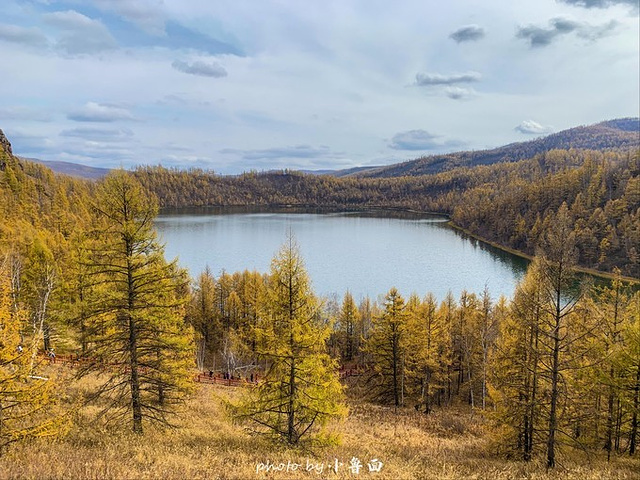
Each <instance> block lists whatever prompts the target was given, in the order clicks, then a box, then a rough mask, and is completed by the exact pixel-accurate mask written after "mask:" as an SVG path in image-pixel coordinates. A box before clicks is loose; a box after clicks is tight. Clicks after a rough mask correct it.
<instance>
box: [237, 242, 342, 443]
mask: <svg viewBox="0 0 640 480" xmlns="http://www.w3.org/2000/svg"><path fill="white" fill-rule="evenodd" d="M265 290H266V291H265V295H264V299H263V302H262V305H261V306H260V309H259V320H258V326H257V328H256V332H255V333H256V353H257V354H258V356H259V357H260V359H261V360H262V361H264V362H265V363H266V365H267V368H266V371H265V372H264V375H263V377H262V378H261V380H260V382H259V384H258V385H257V386H256V387H254V388H252V389H251V390H249V391H247V392H246V396H245V397H244V398H243V399H242V400H241V401H240V403H239V404H237V405H235V406H233V407H232V409H233V411H234V415H235V417H236V418H237V419H238V420H239V421H241V422H243V423H245V424H248V425H249V428H250V429H251V430H252V431H254V432H257V433H262V434H265V435H268V436H271V437H275V438H276V439H279V440H283V441H284V442H286V443H288V444H290V445H295V444H298V443H299V442H300V441H301V440H303V438H304V437H311V436H313V437H315V438H316V439H318V440H322V438H321V437H322V434H323V429H324V428H323V427H324V426H325V425H326V424H327V422H328V420H330V419H331V418H337V417H341V416H343V415H344V414H345V413H346V407H345V406H344V404H343V396H344V394H343V387H342V385H341V384H340V381H339V378H338V372H337V364H336V362H335V360H333V359H332V358H331V357H330V356H329V354H328V353H327V345H326V343H327V339H328V338H329V334H330V329H331V326H330V325H328V324H327V323H326V322H323V320H322V319H321V318H320V315H319V313H320V304H319V302H318V300H317V299H316V297H315V295H314V294H313V291H312V289H311V285H310V282H309V277H308V275H307V272H306V270H305V267H304V264H303V261H302V257H301V255H300V253H299V249H298V247H297V245H296V244H295V241H294V240H293V239H292V238H291V237H290V238H289V241H288V242H287V243H286V244H285V245H284V246H283V247H282V249H281V250H280V252H279V253H278V254H277V255H276V256H275V258H274V259H273V260H272V262H271V272H270V275H269V277H268V280H267V285H266V289H265ZM311 434H315V435H311Z"/></svg>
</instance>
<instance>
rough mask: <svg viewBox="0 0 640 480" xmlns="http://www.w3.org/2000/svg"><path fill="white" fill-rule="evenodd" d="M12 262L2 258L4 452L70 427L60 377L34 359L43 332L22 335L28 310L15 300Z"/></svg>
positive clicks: (0, 428)
mask: <svg viewBox="0 0 640 480" xmlns="http://www.w3.org/2000/svg"><path fill="white" fill-rule="evenodd" d="M8 264H9V257H8V256H7V257H4V258H2V257H0V455H1V454H2V450H3V449H4V447H6V446H7V445H8V444H10V443H13V442H17V441H20V440H22V439H25V438H33V437H49V436H55V435H58V434H61V433H63V432H64V430H65V429H66V426H67V422H66V419H65V418H64V417H63V416H62V414H61V411H59V410H58V408H57V403H58V396H57V394H56V390H57V389H58V388H59V385H58V383H57V381H56V379H55V378H53V377H51V376H50V375H47V374H43V373H41V372H40V369H39V365H38V364H34V362H33V358H35V354H36V352H37V350H38V345H39V343H40V341H41V340H42V335H37V334H33V335H31V336H29V337H23V335H22V334H21V330H22V329H23V328H24V326H25V323H26V321H27V313H28V312H27V311H26V310H25V309H24V308H22V307H16V305H15V304H14V302H13V299H12V292H11V272H10V267H9V265H8Z"/></svg>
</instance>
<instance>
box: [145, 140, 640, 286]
mask: <svg viewBox="0 0 640 480" xmlns="http://www.w3.org/2000/svg"><path fill="white" fill-rule="evenodd" d="M135 175H136V177H138V179H139V180H140V181H141V182H142V183H143V185H145V186H146V187H147V188H148V189H149V190H151V191H153V192H155V193H156V194H157V195H158V197H159V199H160V202H161V205H162V206H164V207H184V206H204V205H219V206H224V205H304V206H312V207H320V208H327V207H328V208H334V209H361V208H374V207H386V208H389V207H391V208H405V209H414V210H420V211H430V212H440V213H444V214H448V215H450V216H451V219H452V220H453V222H454V223H455V224H456V225H458V226H460V227H463V228H465V229H467V230H469V231H470V232H472V233H473V234H476V235H479V236H481V237H483V238H486V239H488V240H491V241H494V242H496V243H499V244H501V245H504V246H508V247H511V248H514V249H517V250H520V251H522V252H525V253H528V254H534V253H535V251H536V248H537V245H538V240H539V239H540V238H541V237H542V235H543V234H544V232H545V231H546V230H548V229H549V228H550V227H551V226H552V225H553V224H554V222H556V221H557V219H558V215H561V216H564V217H563V218H565V217H567V216H568V221H569V222H570V223H571V226H572V228H573V231H574V234H575V241H576V247H577V252H578V256H579V263H580V264H581V265H582V266H584V267H588V268H596V269H599V270H602V271H612V270H613V268H615V267H617V268H619V269H620V270H621V271H622V273H623V274H625V275H629V276H634V277H640V270H639V260H640V249H639V248H638V245H640V177H639V176H640V157H639V154H638V151H637V150H636V151H630V150H627V151H610V152H600V151H590V150H552V151H550V152H546V153H543V154H538V155H535V156H534V157H532V158H529V159H526V160H520V161H517V162H512V163H497V164H494V165H482V166H476V167H461V168H456V169H454V170H450V171H447V172H443V173H439V174H435V175H422V176H417V177H398V178H356V177H347V178H335V177H332V176H316V175H304V174H302V173H297V172H280V173H273V172H272V173H265V174H258V173H249V174H244V175H240V176H238V177H225V176H218V175H215V174H213V173H209V172H204V171H201V170H192V171H180V170H176V169H174V170H171V169H166V168H162V167H143V168H140V169H138V170H137V171H136V172H135ZM563 205H564V206H563ZM562 212H564V213H562Z"/></svg>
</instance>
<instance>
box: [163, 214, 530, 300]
mask: <svg viewBox="0 0 640 480" xmlns="http://www.w3.org/2000/svg"><path fill="white" fill-rule="evenodd" d="M156 228H157V230H158V233H159V237H160V239H161V241H163V242H165V244H166V256H167V258H168V259H173V258H175V257H178V261H179V263H180V265H181V266H183V267H185V268H187V269H188V270H189V273H190V274H191V276H192V277H196V276H197V275H198V274H199V273H200V272H201V271H202V270H204V268H205V267H206V266H207V265H208V266H209V268H210V269H211V271H212V272H213V273H214V274H216V275H218V274H219V273H220V272H221V271H223V270H224V271H227V272H229V273H233V272H235V271H241V270H245V269H249V270H258V271H260V272H268V271H269V267H270V263H271V259H272V258H273V256H274V255H275V254H276V253H277V252H278V250H279V249H280V247H281V246H282V244H283V243H284V242H285V241H286V239H287V235H288V233H289V232H292V234H293V235H294V237H295V239H296V241H297V243H298V245H299V246H300V252H301V254H302V256H303V258H304V261H305V265H306V267H307V271H308V272H309V276H310V277H311V281H312V285H313V288H314V291H315V292H316V293H317V294H319V295H331V294H333V293H337V294H338V295H340V296H342V295H343V294H344V292H346V291H347V290H349V291H350V292H351V293H352V294H353V295H354V297H355V298H356V300H358V299H360V298H362V297H364V296H369V297H371V298H372V299H375V298H377V297H378V295H380V294H385V293H386V292H388V291H389V289H390V288H391V287H394V286H395V287H396V288H397V289H398V290H399V291H400V292H401V293H402V294H403V295H405V296H408V295H409V294H410V293H412V292H415V293H418V294H419V295H420V296H423V295H424V294H425V293H427V292H433V293H434V294H435V295H436V297H437V298H438V299H439V300H442V299H443V298H444V296H445V295H446V293H447V292H448V291H449V290H450V291H451V292H452V293H453V294H454V295H455V296H456V297H458V296H459V295H460V293H461V292H462V290H467V291H469V292H476V293H481V292H482V290H483V289H484V287H485V285H487V286H488V288H489V292H490V294H491V297H492V298H494V299H495V298H498V297H499V296H500V295H506V296H509V297H510V296H512V294H513V292H514V289H515V285H516V283H517V282H518V280H519V279H520V278H521V277H522V276H523V275H524V272H525V270H526V266H527V261H526V260H524V259H522V258H519V257H516V256H514V255H511V254H509V253H507V252H504V251H501V250H499V249H496V248H493V247H491V246H489V245H486V244H484V243H482V242H479V241H477V240H475V239H473V238H469V237H468V236H466V235H464V234H462V233H460V232H459V231H457V230H455V229H453V228H451V227H450V226H449V225H448V224H447V223H446V219H444V218H442V217H436V216H425V215H419V214H411V213H403V212H349V213H344V212H343V213H319V212H308V211H299V210H278V211H267V210H265V209H229V208H202V209H182V210H178V211H166V212H163V213H162V214H161V215H159V216H158V218H157V219H156Z"/></svg>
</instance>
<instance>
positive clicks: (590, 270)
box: [159, 204, 640, 286]
mask: <svg viewBox="0 0 640 480" xmlns="http://www.w3.org/2000/svg"><path fill="white" fill-rule="evenodd" d="M209 208H219V209H233V208H237V209H247V210H250V209H265V210H269V209H273V210H277V209H284V210H286V209H308V210H315V211H320V212H322V211H324V212H332V213H357V212H363V213H364V212H385V211H386V212H396V213H398V212H401V213H410V214H414V215H429V216H437V217H442V218H444V219H446V223H447V225H448V226H450V227H451V228H453V229H454V230H457V231H459V232H462V233H464V234H465V235H467V236H469V237H470V238H473V239H475V240H477V241H479V242H482V243H484V244H485V245H488V246H490V247H493V248H496V249H498V250H502V251H503V252H506V253H509V254H511V255H514V256H516V257H519V258H523V259H525V260H528V261H532V260H533V256H532V255H529V254H527V253H525V252H522V251H520V250H516V249H515V248H511V247H508V246H506V245H501V244H499V243H496V242H494V241H492V240H489V239H487V238H484V237H482V236H480V235H478V234H475V233H473V232H471V231H470V230H467V229H466V228H463V227H461V226H459V225H457V224H455V223H454V222H453V220H451V217H450V216H449V215H447V214H446V213H441V212H425V211H422V210H415V209H412V208H403V207H391V206H383V205H371V206H361V207H354V208H344V207H342V208H340V207H327V206H324V207H322V206H318V205H303V204H271V205H202V206H197V207H193V206H191V207H164V208H160V209H159V213H160V214H162V213H165V214H167V213H169V211H171V210H173V211H176V210H187V209H209ZM163 211H164V212H163ZM574 269H575V270H576V271H577V272H580V273H585V274H588V275H591V276H594V277H598V278H602V279H605V280H615V279H616V278H619V279H620V280H621V281H623V282H626V283H629V284H630V285H635V286H637V285H640V279H638V278H635V277H628V276H626V275H619V276H616V275H614V274H612V273H609V272H603V271H601V270H596V269H594V268H588V267H581V266H576V267H574Z"/></svg>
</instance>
